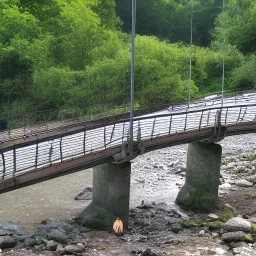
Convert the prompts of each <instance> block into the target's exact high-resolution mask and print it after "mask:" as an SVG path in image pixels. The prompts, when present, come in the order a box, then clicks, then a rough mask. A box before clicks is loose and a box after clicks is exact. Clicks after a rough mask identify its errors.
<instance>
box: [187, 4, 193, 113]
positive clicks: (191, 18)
mask: <svg viewBox="0 0 256 256" xmlns="http://www.w3.org/2000/svg"><path fill="white" fill-rule="evenodd" d="M193 9H194V6H193V1H191V16H190V56H189V79H188V108H189V105H190V100H191V99H190V97H191V95H190V88H191V75H192V54H193V48H192V47H193V45H192V43H193V11H194V10H193Z"/></svg>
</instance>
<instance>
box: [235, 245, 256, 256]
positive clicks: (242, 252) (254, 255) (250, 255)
mask: <svg viewBox="0 0 256 256" xmlns="http://www.w3.org/2000/svg"><path fill="white" fill-rule="evenodd" d="M233 252H234V254H235V255H237V254H239V256H256V250H254V249H252V248H248V247H239V248H234V249H233Z"/></svg>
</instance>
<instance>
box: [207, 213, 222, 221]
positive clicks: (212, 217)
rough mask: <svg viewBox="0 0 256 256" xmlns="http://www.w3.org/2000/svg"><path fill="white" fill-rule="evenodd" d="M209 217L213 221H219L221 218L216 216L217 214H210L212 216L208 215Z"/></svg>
mask: <svg viewBox="0 0 256 256" xmlns="http://www.w3.org/2000/svg"><path fill="white" fill-rule="evenodd" d="M208 217H209V218H211V219H213V220H217V219H218V218H219V216H218V215H216V214H214V213H210V214H209V215H208Z"/></svg>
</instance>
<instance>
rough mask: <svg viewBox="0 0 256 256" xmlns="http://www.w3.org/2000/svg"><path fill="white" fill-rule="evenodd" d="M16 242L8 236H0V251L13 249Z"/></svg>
mask: <svg viewBox="0 0 256 256" xmlns="http://www.w3.org/2000/svg"><path fill="white" fill-rule="evenodd" d="M16 245H17V242H16V241H15V240H14V239H13V238H12V237H10V236H0V249H8V248H13V247H15V246H16Z"/></svg>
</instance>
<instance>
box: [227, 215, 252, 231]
mask: <svg viewBox="0 0 256 256" xmlns="http://www.w3.org/2000/svg"><path fill="white" fill-rule="evenodd" d="M251 226H252V225H251V223H250V222H249V221H247V220H245V219H243V218H240V217H235V218H232V219H230V220H228V221H227V222H225V223H224V225H223V228H224V229H225V230H226V231H244V232H249V231H250V230H251Z"/></svg>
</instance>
